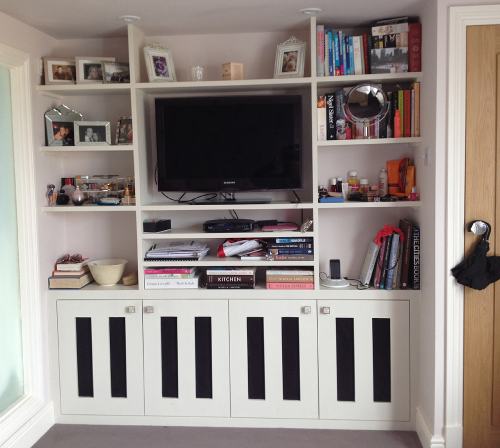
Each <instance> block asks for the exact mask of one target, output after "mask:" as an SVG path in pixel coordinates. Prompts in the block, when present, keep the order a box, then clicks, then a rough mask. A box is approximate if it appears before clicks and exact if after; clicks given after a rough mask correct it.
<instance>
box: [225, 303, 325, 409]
mask: <svg viewBox="0 0 500 448" xmlns="http://www.w3.org/2000/svg"><path fill="white" fill-rule="evenodd" d="M229 322H230V332H231V342H230V345H231V415H232V416H233V417H262V418H317V417H318V373H317V372H318V370H317V345H316V342H317V335H316V329H317V327H316V306H315V302H314V301H305V300H304V301H297V300H267V299H262V300H248V301H247V300H245V301H238V302H231V303H230V304H229Z"/></svg>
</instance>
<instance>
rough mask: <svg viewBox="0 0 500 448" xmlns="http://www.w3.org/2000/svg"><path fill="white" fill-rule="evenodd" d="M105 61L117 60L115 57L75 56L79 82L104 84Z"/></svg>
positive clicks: (77, 80)
mask: <svg viewBox="0 0 500 448" xmlns="http://www.w3.org/2000/svg"><path fill="white" fill-rule="evenodd" d="M103 62H115V58H113V57H83V56H77V57H76V58H75V64H76V83H77V84H102V83H103V82H104V64H103Z"/></svg>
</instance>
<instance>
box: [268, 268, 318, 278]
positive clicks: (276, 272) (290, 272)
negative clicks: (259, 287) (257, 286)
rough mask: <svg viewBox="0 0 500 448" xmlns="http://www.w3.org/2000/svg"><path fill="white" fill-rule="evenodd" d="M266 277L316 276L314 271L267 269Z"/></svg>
mask: <svg viewBox="0 0 500 448" xmlns="http://www.w3.org/2000/svg"><path fill="white" fill-rule="evenodd" d="M266 275H306V276H311V277H313V276H314V271H313V270H312V269H267V270H266Z"/></svg>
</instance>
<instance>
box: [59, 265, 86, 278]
mask: <svg viewBox="0 0 500 448" xmlns="http://www.w3.org/2000/svg"><path fill="white" fill-rule="evenodd" d="M88 271H89V268H88V267H87V266H84V267H83V269H80V270H79V271H57V270H55V271H53V272H52V277H80V276H82V275H83V274H85V273H86V272H88Z"/></svg>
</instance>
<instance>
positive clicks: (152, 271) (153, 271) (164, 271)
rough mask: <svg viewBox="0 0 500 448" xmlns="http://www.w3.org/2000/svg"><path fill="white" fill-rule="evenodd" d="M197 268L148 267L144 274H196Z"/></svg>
mask: <svg viewBox="0 0 500 448" xmlns="http://www.w3.org/2000/svg"><path fill="white" fill-rule="evenodd" d="M196 271H197V268H195V267H193V268H147V269H144V274H194V273H195V272H196Z"/></svg>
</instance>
